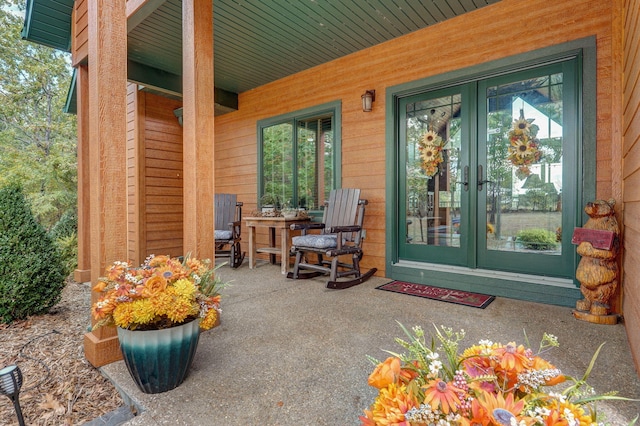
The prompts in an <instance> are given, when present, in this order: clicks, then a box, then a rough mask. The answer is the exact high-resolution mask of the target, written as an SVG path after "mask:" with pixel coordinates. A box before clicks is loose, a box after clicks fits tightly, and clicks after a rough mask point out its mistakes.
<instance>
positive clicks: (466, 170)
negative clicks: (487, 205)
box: [458, 166, 469, 191]
mask: <svg viewBox="0 0 640 426" xmlns="http://www.w3.org/2000/svg"><path fill="white" fill-rule="evenodd" d="M458 183H461V184H462V188H463V189H464V190H465V191H468V190H469V166H464V169H463V171H462V182H458Z"/></svg>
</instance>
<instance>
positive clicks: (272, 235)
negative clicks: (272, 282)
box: [244, 217, 311, 275]
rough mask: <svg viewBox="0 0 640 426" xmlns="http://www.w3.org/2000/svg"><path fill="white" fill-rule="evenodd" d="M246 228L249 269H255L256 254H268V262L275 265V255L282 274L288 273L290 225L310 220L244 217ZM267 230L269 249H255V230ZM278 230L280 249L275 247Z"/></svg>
mask: <svg viewBox="0 0 640 426" xmlns="http://www.w3.org/2000/svg"><path fill="white" fill-rule="evenodd" d="M244 220H245V223H246V227H247V229H248V231H249V268H250V269H253V268H255V267H256V254H257V253H269V260H270V261H271V263H272V264H274V263H276V255H280V259H281V261H280V263H281V266H282V269H281V270H282V273H283V274H284V275H286V274H287V272H289V251H290V250H291V238H290V237H289V231H290V229H291V228H290V227H291V224H292V223H301V222H308V221H310V220H311V218H304V219H299V218H295V219H285V218H284V217H245V218H244ZM258 227H262V228H269V247H260V248H258V247H256V228H258ZM277 229H279V230H280V248H278V247H276V241H275V240H276V230H277Z"/></svg>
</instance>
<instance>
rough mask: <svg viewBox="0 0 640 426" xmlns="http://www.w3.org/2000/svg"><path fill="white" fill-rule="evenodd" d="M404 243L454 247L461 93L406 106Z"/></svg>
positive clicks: (457, 243) (459, 185)
mask: <svg viewBox="0 0 640 426" xmlns="http://www.w3.org/2000/svg"><path fill="white" fill-rule="evenodd" d="M405 126H406V140H405V150H406V159H407V160H406V165H405V167H406V173H407V177H406V191H405V200H403V202H404V203H405V204H406V212H407V215H406V219H405V226H406V230H407V231H406V232H407V235H406V241H407V243H408V244H413V245H428V246H448V247H460V237H461V232H462V229H461V227H460V215H461V211H460V206H461V203H460V201H461V191H462V183H461V181H462V176H461V166H460V153H461V152H460V150H461V95H460V94H453V95H447V96H443V97H438V98H432V99H427V100H422V101H418V102H413V103H409V104H407V106H406V123H405Z"/></svg>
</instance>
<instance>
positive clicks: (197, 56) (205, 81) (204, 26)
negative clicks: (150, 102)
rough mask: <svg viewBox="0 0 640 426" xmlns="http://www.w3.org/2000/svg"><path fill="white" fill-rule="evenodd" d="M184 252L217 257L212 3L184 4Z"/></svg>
mask: <svg viewBox="0 0 640 426" xmlns="http://www.w3.org/2000/svg"><path fill="white" fill-rule="evenodd" d="M182 63H183V65H182V70H183V74H182V78H183V84H182V92H183V98H182V99H183V105H184V106H183V115H182V117H183V126H184V127H183V161H184V172H183V175H184V183H183V187H184V251H185V254H187V253H191V254H192V255H193V256H196V257H199V258H210V259H213V258H214V246H213V226H214V224H213V199H214V181H213V179H214V167H213V164H214V159H213V146H214V142H213V138H214V117H213V113H214V88H213V1H212V0H183V2H182Z"/></svg>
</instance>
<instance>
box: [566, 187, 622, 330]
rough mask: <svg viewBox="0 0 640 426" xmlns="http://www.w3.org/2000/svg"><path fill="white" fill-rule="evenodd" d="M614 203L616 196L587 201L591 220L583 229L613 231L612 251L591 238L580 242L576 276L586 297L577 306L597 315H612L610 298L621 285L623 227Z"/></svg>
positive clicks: (586, 208)
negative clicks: (619, 265)
mask: <svg viewBox="0 0 640 426" xmlns="http://www.w3.org/2000/svg"><path fill="white" fill-rule="evenodd" d="M615 203H616V201H615V200H614V199H610V200H608V201H605V200H597V201H594V202H592V203H587V206H586V207H585V208H584V211H585V212H586V213H587V215H589V220H587V223H586V224H585V225H584V227H583V228H585V229H596V230H601V231H611V232H613V234H614V239H613V244H612V245H611V250H605V249H599V248H595V247H593V245H592V244H591V243H590V242H588V241H583V242H581V243H580V244H579V245H578V249H577V251H578V254H579V255H580V256H582V259H581V260H580V263H579V264H578V269H577V270H576V278H577V279H578V281H580V284H581V285H580V291H581V292H582V294H583V296H584V297H585V298H584V299H583V300H579V301H578V302H577V303H576V309H577V310H578V311H584V312H589V313H590V314H591V315H596V316H604V315H608V314H609V309H610V307H609V299H610V298H611V296H612V295H613V293H614V292H615V290H616V287H617V286H618V261H617V255H618V251H619V249H620V228H619V227H618V221H617V220H616V217H615V211H614V205H615ZM590 321H592V320H591V319H590ZM592 322H599V321H597V320H595V321H592ZM605 322H606V321H605Z"/></svg>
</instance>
